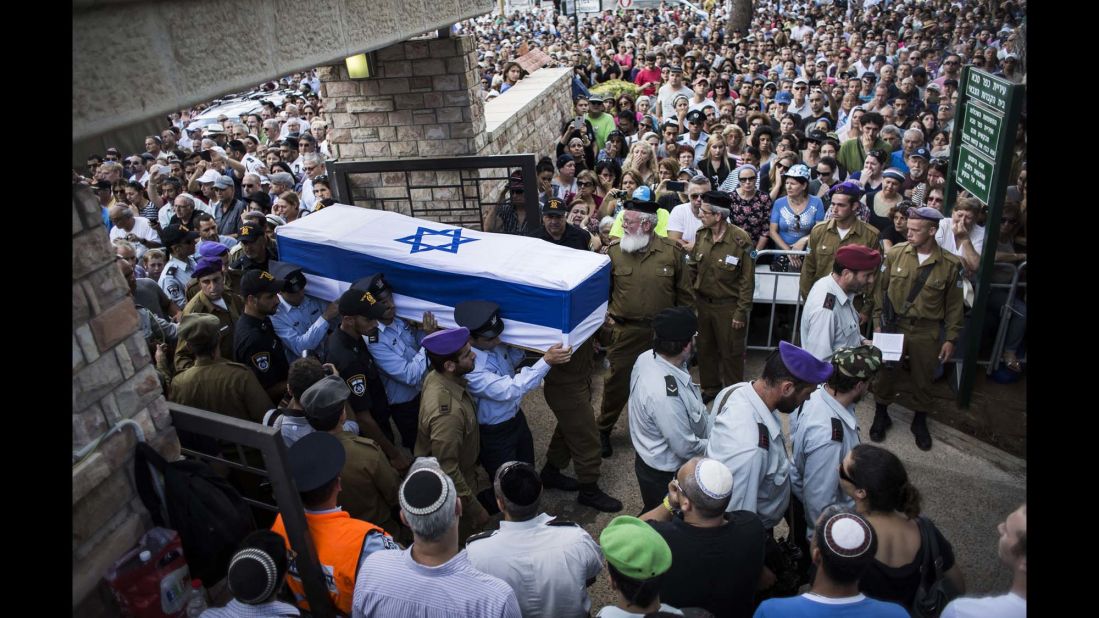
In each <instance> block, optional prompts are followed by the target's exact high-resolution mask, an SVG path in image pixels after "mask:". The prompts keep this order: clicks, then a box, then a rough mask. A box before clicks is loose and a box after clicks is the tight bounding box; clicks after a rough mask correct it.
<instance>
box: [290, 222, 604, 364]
mask: <svg viewBox="0 0 1099 618" xmlns="http://www.w3.org/2000/svg"><path fill="white" fill-rule="evenodd" d="M275 233H276V235H277V239H278V248H279V259H280V260H281V261H286V262H291V263H293V264H297V265H299V266H301V267H302V268H303V270H304V272H305V274H306V279H307V280H308V283H307V287H306V292H307V293H309V294H310V295H312V296H316V297H317V298H320V299H323V300H335V299H337V298H339V296H340V295H341V294H343V292H344V291H346V290H347V289H348V288H349V287H351V285H352V284H353V283H354V282H355V281H358V280H359V279H361V278H363V277H366V276H369V275H373V274H375V273H382V274H383V275H385V279H386V281H387V282H388V283H389V285H390V286H391V287H392V288H393V297H394V300H395V301H396V304H397V315H398V316H400V317H402V318H407V319H410V320H415V321H417V322H418V321H420V320H421V319H422V317H423V313H424V312H425V311H431V312H432V313H433V314H434V315H435V317H436V319H437V320H438V322H439V324H440V325H442V326H446V327H454V326H456V324H455V322H454V305H456V304H457V303H459V302H461V301H464V300H489V301H492V302H495V303H498V304H499V305H500V317H501V318H502V319H503V320H504V332H503V334H502V335H501V339H502V340H503V341H504V342H506V343H510V344H512V345H516V346H520V347H524V348H530V349H534V350H539V351H545V350H546V349H547V348H549V347H550V346H552V345H553V344H555V343H564V344H565V345H566V346H569V345H572V346H576V345H579V344H581V343H583V342H584V341H585V340H586V339H588V337H590V336H591V335H592V334H594V333H595V331H597V330H598V329H599V328H600V326H602V324H603V320H604V316H605V315H606V312H607V301H608V299H609V296H610V274H611V263H610V259H609V258H607V256H605V255H601V254H598V253H594V252H590V251H579V250H576V249H570V248H567V247H560V246H558V245H554V244H552V243H548V242H546V241H544V240H541V239H538V238H528V237H524V236H515V235H512V234H494V233H489V232H478V231H476V230H471V229H467V228H462V227H455V226H452V225H446V224H443V223H436V222H434V221H426V220H423V219H415V218H413V217H408V216H405V215H402V214H398V213H394V212H386V211H382V210H373V209H368V208H360V207H358V206H347V205H342V204H334V205H332V206H329V207H327V208H324V209H322V210H320V211H317V212H315V213H313V214H310V215H309V216H307V217H303V218H301V219H298V220H297V221H293V222H291V223H289V224H287V225H281V226H279V227H278V228H276V230H275Z"/></svg>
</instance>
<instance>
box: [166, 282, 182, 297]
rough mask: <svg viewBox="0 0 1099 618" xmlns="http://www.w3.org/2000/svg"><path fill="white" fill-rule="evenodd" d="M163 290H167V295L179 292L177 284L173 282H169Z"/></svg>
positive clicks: (174, 294)
mask: <svg viewBox="0 0 1099 618" xmlns="http://www.w3.org/2000/svg"><path fill="white" fill-rule="evenodd" d="M165 291H166V292H168V296H176V295H178V294H179V284H178V283H175V282H173V283H169V284H168V289H167V290H165Z"/></svg>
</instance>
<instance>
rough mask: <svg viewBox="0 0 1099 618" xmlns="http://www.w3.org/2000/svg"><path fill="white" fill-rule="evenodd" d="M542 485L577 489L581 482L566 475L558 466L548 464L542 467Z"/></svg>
mask: <svg viewBox="0 0 1099 618" xmlns="http://www.w3.org/2000/svg"><path fill="white" fill-rule="evenodd" d="M541 476H542V486H543V487H550V488H553V489H560V490H562V491H577V490H578V489H580V483H578V482H577V481H576V479H574V478H572V477H571V476H565V475H564V474H562V473H561V471H560V470H558V469H557V467H556V466H553V465H550V464H546V465H545V467H543V468H542V474H541Z"/></svg>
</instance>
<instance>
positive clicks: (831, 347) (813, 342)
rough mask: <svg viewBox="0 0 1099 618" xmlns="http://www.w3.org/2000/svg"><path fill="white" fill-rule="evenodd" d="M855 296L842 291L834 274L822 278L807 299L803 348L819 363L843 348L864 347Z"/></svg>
mask: <svg viewBox="0 0 1099 618" xmlns="http://www.w3.org/2000/svg"><path fill="white" fill-rule="evenodd" d="M854 298H855V295H854V294H848V293H847V292H844V291H843V288H841V287H840V285H839V284H838V283H836V280H835V278H834V277H832V275H831V273H829V274H827V275H825V276H823V277H821V278H820V279H818V280H817V282H816V283H814V284H813V287H812V288H810V290H809V295H808V296H806V297H805V315H804V316H802V318H801V347H802V348H804V349H805V351H807V352H809V353H810V354H812V355H813V356H815V357H817V358H818V359H820V360H828V359H829V358H831V357H832V353H833V352H835V351H836V350H838V349H840V348H846V347H854V346H858V345H862V333H860V332H859V312H858V311H855V304H854V302H852V301H853V299H854Z"/></svg>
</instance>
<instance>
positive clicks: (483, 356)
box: [454, 300, 572, 513]
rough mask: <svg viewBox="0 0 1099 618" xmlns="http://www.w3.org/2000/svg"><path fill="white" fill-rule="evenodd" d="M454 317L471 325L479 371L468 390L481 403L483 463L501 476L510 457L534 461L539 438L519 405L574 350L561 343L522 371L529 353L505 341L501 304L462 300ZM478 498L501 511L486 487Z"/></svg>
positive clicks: (490, 472)
mask: <svg viewBox="0 0 1099 618" xmlns="http://www.w3.org/2000/svg"><path fill="white" fill-rule="evenodd" d="M454 321H455V322H457V323H458V325H459V326H464V327H466V328H468V329H469V333H470V338H471V339H470V344H471V346H472V347H473V355H474V357H475V363H474V367H473V371H471V372H470V373H468V374H466V376H465V378H466V381H467V383H468V384H467V386H466V389H467V390H468V391H469V394H470V395H471V396H472V397H473V401H474V402H475V403H476V404H477V423H478V424H479V425H480V426H481V455H480V460H481V465H482V466H483V467H484V468H485V471H487V472H488V476H489V478H496V470H497V469H498V468H499V467H500V466H501V465H503V464H504V462H507V461H525V462H527V463H529V464H531V465H533V464H534V439H533V438H532V437H531V433H530V427H529V426H528V425H527V419H526V416H525V415H524V414H523V411H522V410H521V409H520V408H519V404H520V403H521V402H522V400H523V395H526V394H527V393H528V392H530V391H532V390H534V389H535V388H537V387H538V386H539V385H540V384H541V383H542V378H544V377H545V376H546V374H547V373H549V370H550V367H551V366H552V365H560V364H564V363H567V362H569V360H570V359H571V358H572V348H571V347H569V348H565V347H563V346H562V345H561V344H560V343H558V344H555V345H553V346H552V347H551V348H549V349H548V350H546V354H545V356H543V357H542V358H541V359H539V360H538V362H536V363H534V365H533V366H532V367H526V368H524V369H523V370H522V371H520V372H519V373H518V374H516V371H515V370H516V368H517V367H518V366H519V364H520V363H522V361H523V358H524V356H525V354H524V352H523V351H522V350H519V349H516V348H513V347H511V346H509V345H506V344H502V343H500V334H501V333H503V332H504V321H503V320H502V319H501V318H500V305H497V304H496V303H493V302H489V301H485V300H469V301H465V302H461V303H458V304H457V305H456V306H455V307H454ZM477 498H478V500H480V501H481V504H482V505H483V506H484V507H485V508H486V509H487V510H488V511H489V513H496V512H497V511H498V510H499V509H498V507H497V506H496V498H495V495H494V494H493V490H492V489H491V488H489V489H486V490H485V491H482V492H481V493H480V494H478V496H477Z"/></svg>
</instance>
